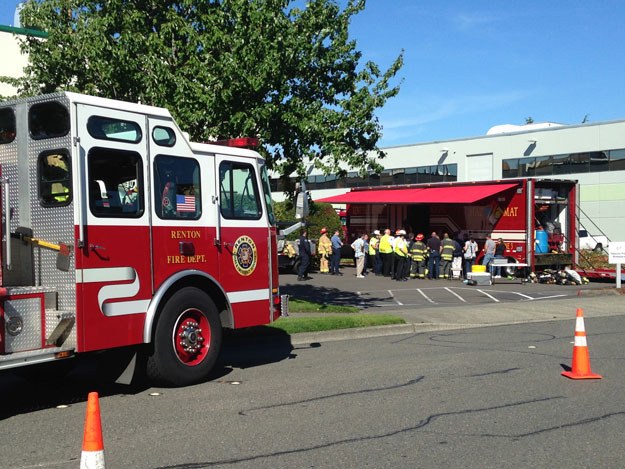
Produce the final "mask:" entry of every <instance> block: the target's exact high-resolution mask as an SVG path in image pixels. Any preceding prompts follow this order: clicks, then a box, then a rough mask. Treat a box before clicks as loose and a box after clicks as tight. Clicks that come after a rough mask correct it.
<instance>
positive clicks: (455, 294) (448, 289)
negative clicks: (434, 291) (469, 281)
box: [445, 287, 467, 303]
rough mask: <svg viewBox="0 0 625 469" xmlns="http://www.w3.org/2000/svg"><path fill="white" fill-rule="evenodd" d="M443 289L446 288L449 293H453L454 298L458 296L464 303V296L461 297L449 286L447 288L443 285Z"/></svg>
mask: <svg viewBox="0 0 625 469" xmlns="http://www.w3.org/2000/svg"><path fill="white" fill-rule="evenodd" d="M445 290H447V291H448V292H449V293H451V294H452V295H454V296H455V297H456V298H458V299H459V300H460V301H462V302H463V303H466V302H467V300H465V299H464V298H462V297H461V296H460V295H458V294H457V293H456V292H455V291H453V290H452V289H451V288H447V287H445Z"/></svg>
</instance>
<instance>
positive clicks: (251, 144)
mask: <svg viewBox="0 0 625 469" xmlns="http://www.w3.org/2000/svg"><path fill="white" fill-rule="evenodd" d="M210 143H212V144H213V145H223V146H225V147H235V148H256V147H257V146H258V139H257V138H256V137H238V138H227V139H225V140H216V141H214V142H210Z"/></svg>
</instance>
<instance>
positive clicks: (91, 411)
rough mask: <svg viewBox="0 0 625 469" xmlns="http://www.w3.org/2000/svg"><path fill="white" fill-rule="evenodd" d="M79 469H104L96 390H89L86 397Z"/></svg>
mask: <svg viewBox="0 0 625 469" xmlns="http://www.w3.org/2000/svg"><path fill="white" fill-rule="evenodd" d="M80 469H104V444H103V443H102V423H101V421H100V403H99V401H98V393H97V392H90V393H89V397H88V399H87V416H86V418H85V433H84V435H83V439H82V454H81V455H80Z"/></svg>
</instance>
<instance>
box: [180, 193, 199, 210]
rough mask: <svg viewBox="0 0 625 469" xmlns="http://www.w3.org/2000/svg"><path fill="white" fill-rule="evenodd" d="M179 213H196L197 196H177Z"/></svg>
mask: <svg viewBox="0 0 625 469" xmlns="http://www.w3.org/2000/svg"><path fill="white" fill-rule="evenodd" d="M176 211H177V212H195V196H194V195H177V196H176Z"/></svg>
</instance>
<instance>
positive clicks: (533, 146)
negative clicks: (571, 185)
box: [272, 120, 625, 240]
mask: <svg viewBox="0 0 625 469" xmlns="http://www.w3.org/2000/svg"><path fill="white" fill-rule="evenodd" d="M383 150H384V151H385V152H386V154H387V157H386V158H384V159H383V160H381V161H380V163H381V164H382V165H383V166H384V168H385V170H384V172H383V173H382V174H381V175H379V176H377V175H375V176H374V175H372V176H370V177H369V178H364V179H363V178H360V177H358V176H357V174H356V173H350V174H348V176H347V177H346V178H342V179H338V178H337V177H336V176H334V175H330V176H323V175H320V174H318V173H315V172H314V171H313V172H312V173H311V175H310V176H309V177H308V183H307V189H308V190H310V192H311V196H312V198H313V200H317V199H322V198H325V197H329V196H332V195H338V194H342V193H344V192H347V191H349V188H350V187H356V186H391V185H393V186H394V185H398V184H415V183H428V182H441V181H486V180H498V179H505V178H511V177H516V178H518V177H539V178H555V179H569V180H570V179H573V180H578V181H579V184H580V197H579V199H580V225H579V226H580V228H581V229H586V230H588V231H589V232H590V233H591V234H593V235H600V234H602V233H605V235H606V236H607V237H608V239H611V240H625V120H619V121H612V122H599V123H586V124H581V125H560V124H551V123H546V124H531V125H527V126H510V125H506V126H496V127H493V128H492V129H491V130H490V131H489V133H488V134H487V135H485V136H481V137H472V138H463V139H454V140H446V141H436V142H428V143H420V144H415V145H405V146H398V147H390V148H384V149H383ZM275 182H276V181H274V183H275ZM272 189H273V190H275V191H276V192H279V191H280V188H279V187H277V186H275V187H273V188H272ZM407 202H408V201H407Z"/></svg>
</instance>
